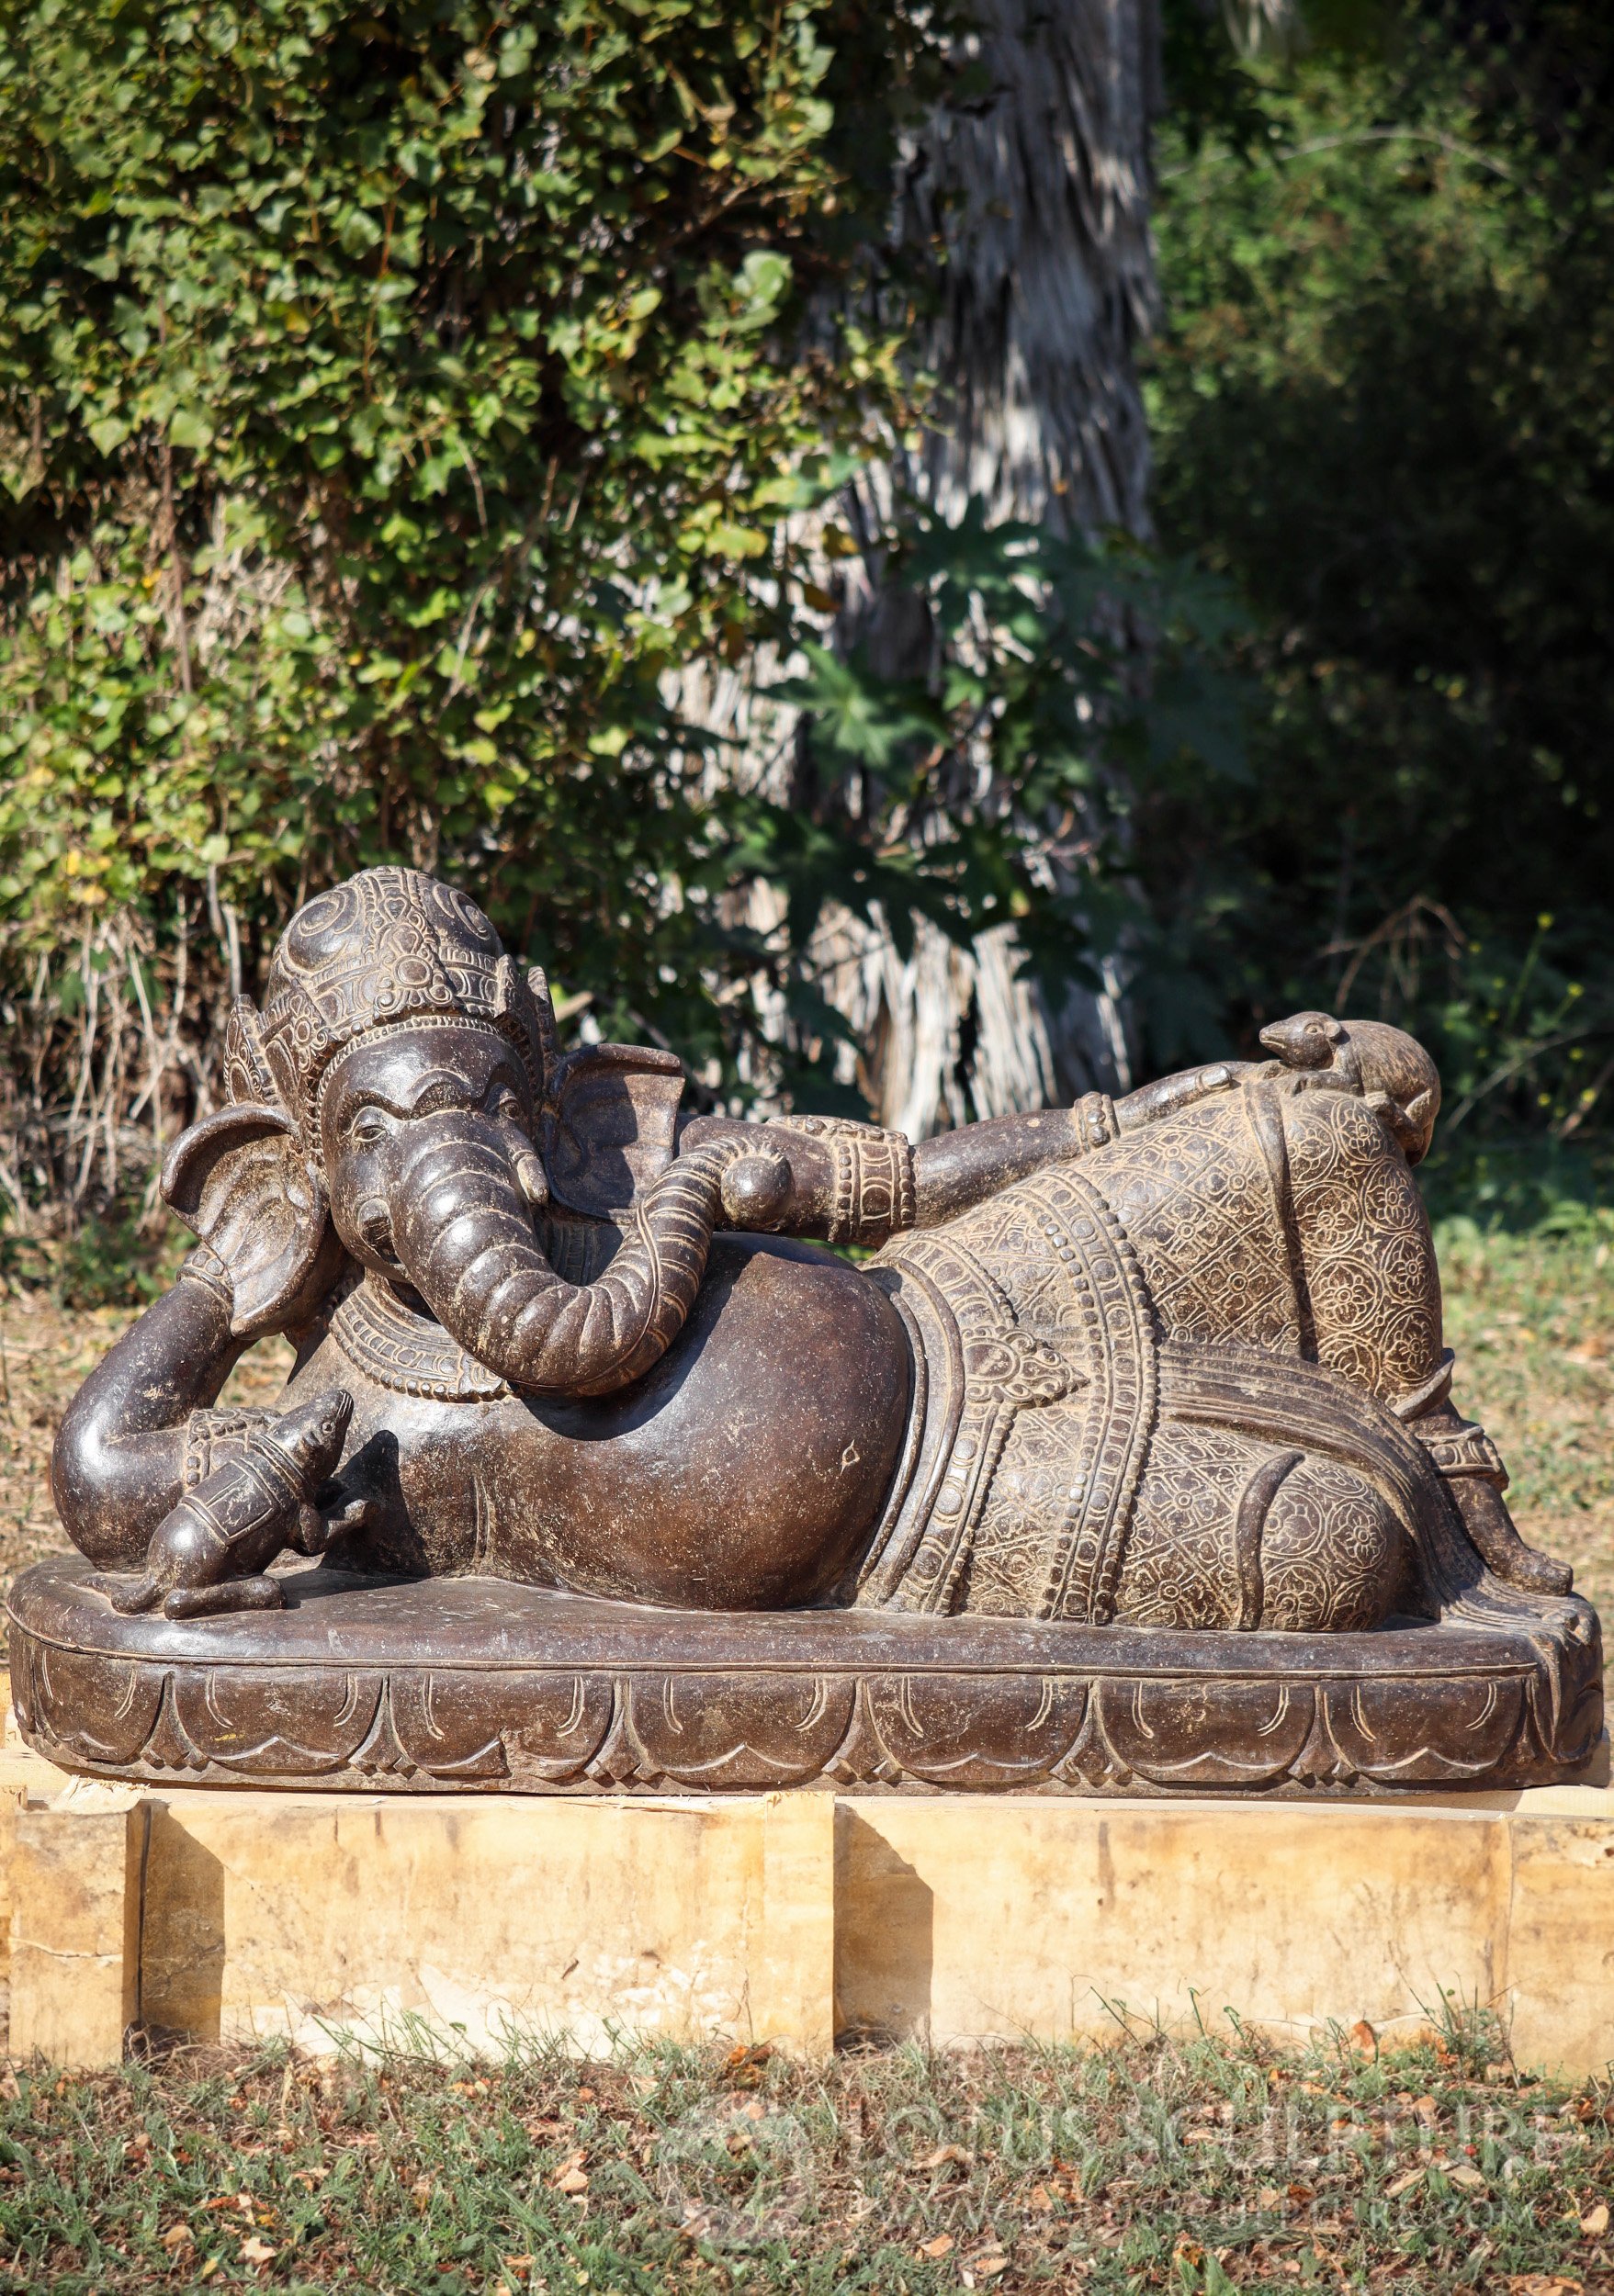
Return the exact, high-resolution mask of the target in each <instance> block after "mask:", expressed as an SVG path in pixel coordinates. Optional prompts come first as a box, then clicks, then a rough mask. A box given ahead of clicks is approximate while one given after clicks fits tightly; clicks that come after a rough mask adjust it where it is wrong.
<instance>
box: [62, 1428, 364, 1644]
mask: <svg viewBox="0 0 1614 2296" xmlns="http://www.w3.org/2000/svg"><path fill="white" fill-rule="evenodd" d="M352 1415H353V1399H352V1397H351V1396H350V1395H348V1394H347V1393H346V1391H345V1390H344V1389H341V1388H336V1389H333V1390H331V1391H330V1392H329V1393H327V1394H324V1395H320V1396H316V1397H315V1398H314V1399H313V1400H312V1401H310V1402H307V1403H303V1404H300V1405H299V1407H298V1408H297V1409H296V1410H295V1411H288V1412H286V1413H285V1415H284V1416H283V1417H282V1418H280V1419H278V1420H277V1422H276V1423H275V1424H274V1426H273V1427H267V1428H261V1429H254V1430H253V1431H252V1432H251V1433H249V1434H248V1435H245V1436H243V1438H242V1447H241V1449H240V1451H239V1452H238V1453H237V1454H236V1455H235V1456H233V1457H232V1458H228V1459H227V1460H226V1461H225V1462H224V1464H223V1465H222V1466H220V1467H218V1468H215V1469H214V1470H213V1472H212V1473H211V1474H210V1475H209V1476H208V1477H207V1478H206V1480H204V1481H202V1482H200V1483H198V1485H197V1487H196V1489H195V1490H194V1491H186V1494H185V1496H184V1498H183V1499H181V1500H180V1502H179V1503H178V1505H177V1506H175V1508H173V1509H172V1510H171V1512H170V1513H169V1514H166V1515H164V1518H163V1520H162V1522H161V1523H159V1524H158V1525H157V1527H156V1529H155V1531H153V1532H152V1543H151V1547H150V1548H149V1549H148V1551H147V1555H146V1568H145V1574H144V1576H143V1577H141V1578H140V1579H138V1580H136V1581H133V1582H132V1583H131V1582H130V1581H129V1580H127V1579H120V1578H106V1579H103V1580H102V1581H100V1585H101V1591H102V1592H103V1593H105V1594H107V1596H109V1598H110V1600H111V1603H112V1607H113V1608H114V1610H119V1611H122V1612H125V1613H129V1612H134V1611H147V1610H152V1609H155V1608H156V1606H157V1605H158V1604H159V1603H161V1604H162V1608H163V1612H164V1615H165V1616H166V1617H169V1618H203V1617H210V1616H213V1615H216V1614H217V1613H219V1612H221V1611H232V1610H279V1609H281V1608H282V1607H283V1606H284V1604H285V1600H286V1597H285V1595H284V1593H282V1592H281V1588H280V1585H279V1582H278V1581H277V1580H275V1579H271V1578H269V1577H268V1576H267V1575H266V1574H265V1566H266V1565H267V1564H269V1563H271V1562H273V1560H274V1559H275V1557H276V1556H277V1554H279V1553H280V1551H281V1549H282V1548H284V1547H287V1546H296V1547H297V1548H299V1551H300V1552H302V1553H304V1554H318V1553H319V1552H320V1550H321V1548H322V1546H323V1544H324V1536H325V1525H324V1522H323V1520H322V1516H321V1514H320V1513H319V1510H318V1508H317V1507H315V1506H314V1504H313V1497H314V1493H315V1492H316V1491H318V1490H319V1489H320V1486H321V1485H322V1483H324V1482H326V1481H328V1480H329V1479H330V1477H331V1474H332V1471H333V1469H334V1467H335V1465H336V1462H337V1460H338V1459H339V1458H340V1457H341V1455H342V1445H343V1440H344V1437H345V1435H346V1434H347V1423H348V1421H349V1419H350V1418H351V1417H352Z"/></svg>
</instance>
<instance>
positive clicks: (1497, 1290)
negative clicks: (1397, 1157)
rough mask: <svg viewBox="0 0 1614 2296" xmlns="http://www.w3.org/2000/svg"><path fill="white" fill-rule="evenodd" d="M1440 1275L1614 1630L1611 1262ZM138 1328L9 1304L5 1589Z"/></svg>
mask: <svg viewBox="0 0 1614 2296" xmlns="http://www.w3.org/2000/svg"><path fill="white" fill-rule="evenodd" d="M1443 1272H1444V1279H1445V1287H1446V1335H1447V1340H1448V1343H1449V1345H1451V1346H1452V1347H1453V1348H1454V1349H1455V1350H1456V1354H1457V1362H1458V1370H1457V1381H1456V1387H1455V1390H1454V1392H1455V1395H1456V1400H1457V1401H1458V1404H1459V1406H1460V1408H1461V1409H1462V1411H1463V1412H1466V1414H1467V1415H1468V1416H1469V1417H1470V1418H1474V1419H1480V1420H1483V1421H1484V1424H1485V1425H1486V1426H1487V1427H1488V1428H1489V1429H1490V1432H1491V1434H1492V1435H1494V1436H1495V1439H1496V1441H1497V1443H1498V1444H1499V1445H1500V1446H1501V1449H1502V1454H1503V1457H1504V1458H1506V1459H1507V1463H1508V1467H1509V1469H1510V1470H1511V1473H1512V1476H1513V1488H1512V1490H1511V1491H1510V1492H1509V1494H1508V1496H1509V1503H1510V1504H1511V1505H1512V1507H1513V1510H1514V1514H1515V1516H1516V1518H1517V1519H1518V1525H1519V1528H1520V1530H1521V1531H1522V1532H1523V1534H1524V1536H1526V1537H1527V1538H1529V1539H1530V1540H1532V1541H1533V1542H1534V1543H1535V1544H1536V1545H1538V1546H1541V1547H1544V1548H1547V1549H1548V1551H1549V1552H1550V1553H1552V1554H1555V1555H1561V1556H1563V1558H1565V1559H1567V1560H1568V1561H1570V1562H1572V1563H1573V1564H1574V1573H1575V1584H1576V1585H1577V1587H1579V1588H1580V1590H1581V1591H1582V1593H1586V1594H1587V1595H1589V1596H1590V1598H1591V1599H1592V1601H1593V1602H1595V1603H1597V1604H1599V1606H1600V1607H1601V1608H1602V1609H1603V1610H1604V1612H1605V1614H1606V1615H1608V1616H1609V1617H1610V1618H1611V1619H1614V1255H1610V1251H1609V1247H1608V1244H1595V1245H1576V1244H1572V1243H1563V1242H1546V1243H1543V1242H1538V1241H1533V1240H1532V1241H1519V1240H1517V1239H1513V1238H1507V1237H1489V1238H1486V1239H1484V1240H1483V1241H1481V1240H1475V1239H1470V1240H1468V1241H1466V1242H1463V1243H1461V1244H1457V1245H1456V1246H1455V1247H1454V1248H1453V1249H1452V1250H1451V1251H1450V1253H1449V1254H1448V1255H1447V1257H1446V1262H1445V1266H1444V1271H1443ZM130 1320H131V1314H130V1311H128V1310H124V1309H116V1308H99V1309H93V1310H90V1311H85V1312H80V1313H77V1314H73V1313H68V1312H64V1311H62V1309H61V1308H59V1307H57V1306H56V1305H55V1304H54V1303H53V1302H52V1301H51V1300H50V1298H49V1296H48V1295H46V1294H44V1293H40V1292H28V1293H22V1294H18V1295H17V1296H15V1297H13V1298H11V1299H8V1300H0V1456H3V1458H4V1461H5V1469H4V1475H3V1478H0V1588H3V1587H5V1586H9V1584H10V1582H11V1581H12V1579H13V1578H15V1577H16V1575H17V1572H18V1571H19V1570H24V1569H26V1568H27V1566H28V1564H29V1563H31V1562H37V1561H38V1560H39V1559H40V1556H42V1555H49V1554H57V1553H61V1552H62V1551H63V1549H64V1548H66V1545H67V1541H66V1540H65V1538H64V1537H63V1536H62V1530H61V1527H60V1525H58V1523H57V1521H56V1518H55V1515H54V1513H53V1511H52V1509H51V1493H50V1482H49V1469H50V1452H51V1436H52V1435H53V1433H54V1431H55V1427H56V1424H57V1422H58V1420H59V1418H60V1417H61V1413H62V1406H63V1404H64V1403H65V1402H66V1401H67V1398H68V1397H69V1396H70V1395H71V1394H72V1392H73V1389H74V1388H75V1387H76V1386H77V1385H78V1383H79V1381H80V1380H81V1379H83V1378H84V1377H85V1373H86V1372H87V1371H89V1370H90V1368H91V1367H92V1366H93V1365H94V1364H95V1363H96V1361H97V1360H98V1358H99V1357H100V1356H103V1355H104V1354H105V1353H106V1351H107V1348H108V1347H109V1346H110V1345H112V1343H113V1341H114V1340H115V1339H116V1338H117V1337H118V1335H119V1332H121V1331H122V1330H123V1329H124V1328H125V1327H126V1326H127V1324H128V1323H129V1322H130ZM288 1363H289V1351H288V1349H287V1347H286V1345H285V1343H284V1342H283V1341H278V1340H277V1341H270V1342H267V1343H265V1345H261V1346H259V1347H257V1348H254V1350H253V1352H252V1353H251V1354H250V1355H249V1356H246V1357H244V1358H243V1361H242V1363H241V1364H240V1365H239V1366H238V1367H237V1369H236V1371H235V1374H234V1376H233V1378H232V1379H231V1383H230V1386H229V1388H228V1389H227V1390H226V1396H227V1398H228V1399H229V1400H231V1401H239V1402H254V1403H267V1402H272V1401H274V1398H275V1395H276V1393H277V1390H278V1389H279V1387H280V1385H281V1383H282V1382H283V1380H284V1379H285V1376H286V1371H287V1367H288Z"/></svg>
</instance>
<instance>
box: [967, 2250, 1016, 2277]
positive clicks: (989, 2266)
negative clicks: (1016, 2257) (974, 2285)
mask: <svg viewBox="0 0 1614 2296" xmlns="http://www.w3.org/2000/svg"><path fill="white" fill-rule="evenodd" d="M969 2268H970V2270H971V2271H972V2272H973V2273H975V2274H976V2278H977V2279H983V2280H993V2279H997V2277H998V2275H999V2272H1007V2271H1008V2269H1009V2258H1008V2257H1004V2256H999V2255H996V2254H994V2255H992V2256H989V2257H971V2258H970V2260H969Z"/></svg>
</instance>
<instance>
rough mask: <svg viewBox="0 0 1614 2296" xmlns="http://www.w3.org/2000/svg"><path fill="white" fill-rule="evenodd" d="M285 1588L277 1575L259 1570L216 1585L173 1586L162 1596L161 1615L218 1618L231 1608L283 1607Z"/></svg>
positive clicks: (284, 1603)
mask: <svg viewBox="0 0 1614 2296" xmlns="http://www.w3.org/2000/svg"><path fill="white" fill-rule="evenodd" d="M285 1607H286V1591H285V1589H284V1588H283V1587H282V1586H281V1584H280V1581H279V1580H278V1579H271V1578H269V1577H268V1576H267V1575H266V1574H260V1575H259V1576H258V1577H256V1578H251V1579H226V1580H224V1581H222V1582H221V1583H220V1585H218V1586H176V1587H175V1588H174V1589H173V1591H172V1592H171V1593H168V1594H165V1595H164V1598H163V1615H164V1618H217V1617H219V1616H220V1615H222V1614H223V1613H225V1612H227V1611H232V1610H284V1608H285Z"/></svg>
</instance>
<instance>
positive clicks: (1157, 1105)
mask: <svg viewBox="0 0 1614 2296" xmlns="http://www.w3.org/2000/svg"><path fill="white" fill-rule="evenodd" d="M1270 1067H1271V1064H1270V1062H1268V1061H1207V1062H1206V1064H1205V1065H1204V1066H1203V1067H1202V1068H1185V1069H1180V1070H1179V1072H1178V1074H1177V1075H1174V1076H1159V1077H1157V1079H1156V1080H1155V1082H1154V1083H1153V1084H1148V1085H1143V1086H1139V1088H1138V1090H1137V1091H1136V1092H1129V1093H1128V1094H1127V1095H1126V1097H1124V1099H1121V1100H1117V1101H1116V1103H1115V1122H1116V1125H1117V1128H1118V1129H1119V1130H1120V1131H1123V1132H1134V1131H1138V1130H1139V1129H1140V1128H1141V1127H1142V1126H1143V1125H1146V1124H1158V1123H1160V1122H1161V1121H1162V1120H1163V1119H1165V1118H1166V1117H1168V1116H1175V1115H1177V1114H1178V1112H1179V1110H1180V1109H1191V1108H1192V1107H1193V1106H1194V1104H1195V1103H1196V1102H1197V1101H1200V1100H1208V1099H1211V1098H1213V1097H1214V1096H1215V1095H1216V1094H1217V1093H1222V1092H1230V1091H1232V1090H1233V1088H1234V1086H1236V1085H1242V1084H1247V1083H1248V1082H1249V1080H1250V1078H1251V1077H1253V1076H1260V1075H1267V1074H1268V1073H1270Z"/></svg>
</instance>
